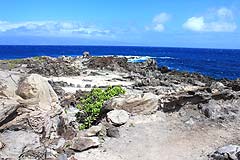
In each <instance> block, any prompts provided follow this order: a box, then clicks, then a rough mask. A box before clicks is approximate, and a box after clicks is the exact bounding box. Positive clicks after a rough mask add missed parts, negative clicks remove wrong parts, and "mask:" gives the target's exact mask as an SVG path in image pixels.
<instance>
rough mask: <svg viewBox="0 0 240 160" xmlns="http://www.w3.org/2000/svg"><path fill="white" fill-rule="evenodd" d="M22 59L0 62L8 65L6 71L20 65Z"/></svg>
mask: <svg viewBox="0 0 240 160" xmlns="http://www.w3.org/2000/svg"><path fill="white" fill-rule="evenodd" d="M23 60H24V59H13V60H4V61H2V62H4V63H7V64H8V69H10V70H11V69H14V68H16V67H17V65H18V64H22V63H23Z"/></svg>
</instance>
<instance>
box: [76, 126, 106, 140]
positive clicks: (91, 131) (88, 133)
mask: <svg viewBox="0 0 240 160" xmlns="http://www.w3.org/2000/svg"><path fill="white" fill-rule="evenodd" d="M102 128H103V125H102V124H99V125H97V126H92V127H91V128H89V129H86V130H83V131H80V132H79V133H78V136H81V137H92V136H97V135H98V133H99V132H100V131H101V130H102Z"/></svg>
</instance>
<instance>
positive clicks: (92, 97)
mask: <svg viewBox="0 0 240 160" xmlns="http://www.w3.org/2000/svg"><path fill="white" fill-rule="evenodd" d="M125 92H126V91H125V90H124V89H123V88H122V87H120V86H114V87H112V86H110V87H108V88H107V89H106V90H103V89H101V88H94V89H92V90H91V92H90V93H89V94H88V95H86V96H85V97H84V98H81V99H80V104H77V107H78V109H79V110H81V111H83V112H84V113H85V114H86V116H85V118H84V119H83V120H81V119H80V121H79V123H81V125H80V126H79V129H80V130H83V129H86V128H89V127H91V125H92V124H93V122H94V121H96V120H97V118H98V117H99V116H100V111H101V108H102V106H103V104H104V103H105V102H106V101H107V100H109V99H111V98H112V97H115V96H118V95H120V94H125ZM76 116H77V119H79V114H77V115H76Z"/></svg>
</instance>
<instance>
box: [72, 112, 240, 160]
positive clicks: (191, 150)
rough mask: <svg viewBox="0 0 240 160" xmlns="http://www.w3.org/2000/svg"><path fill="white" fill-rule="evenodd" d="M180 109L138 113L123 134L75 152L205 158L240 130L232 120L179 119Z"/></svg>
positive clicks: (92, 158)
mask: <svg viewBox="0 0 240 160" xmlns="http://www.w3.org/2000/svg"><path fill="white" fill-rule="evenodd" d="M177 114H178V113H174V114H173V115H167V116H166V115H165V114H164V113H162V112H157V113H156V114H153V115H150V116H135V117H132V119H131V120H130V121H129V122H128V124H126V125H124V126H123V127H121V128H120V134H121V137H120V138H107V139H106V140H105V142H104V143H103V145H102V147H100V148H97V149H91V150H88V151H85V152H82V153H77V154H76V155H75V157H76V158H78V159H84V160H103V159H104V160H158V159H159V160H205V159H208V157H207V155H208V154H209V153H211V152H212V151H214V150H215V149H216V148H218V147H219V146H223V145H225V144H227V143H228V142H230V141H234V139H235V138H236V137H235V136H237V135H239V134H240V130H239V129H236V128H235V127H234V126H232V124H225V125H213V124H211V123H206V124H197V123H194V124H188V123H185V122H179V120H178V115H177Z"/></svg>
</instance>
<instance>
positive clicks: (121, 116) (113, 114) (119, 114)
mask: <svg viewBox="0 0 240 160" xmlns="http://www.w3.org/2000/svg"><path fill="white" fill-rule="evenodd" d="M107 120H108V121H109V122H111V123H112V124H113V125H117V126H119V125H123V124H125V123H127V121H128V120H129V113H128V112H126V111H124V110H118V109H115V110H112V111H110V112H108V113H107Z"/></svg>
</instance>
